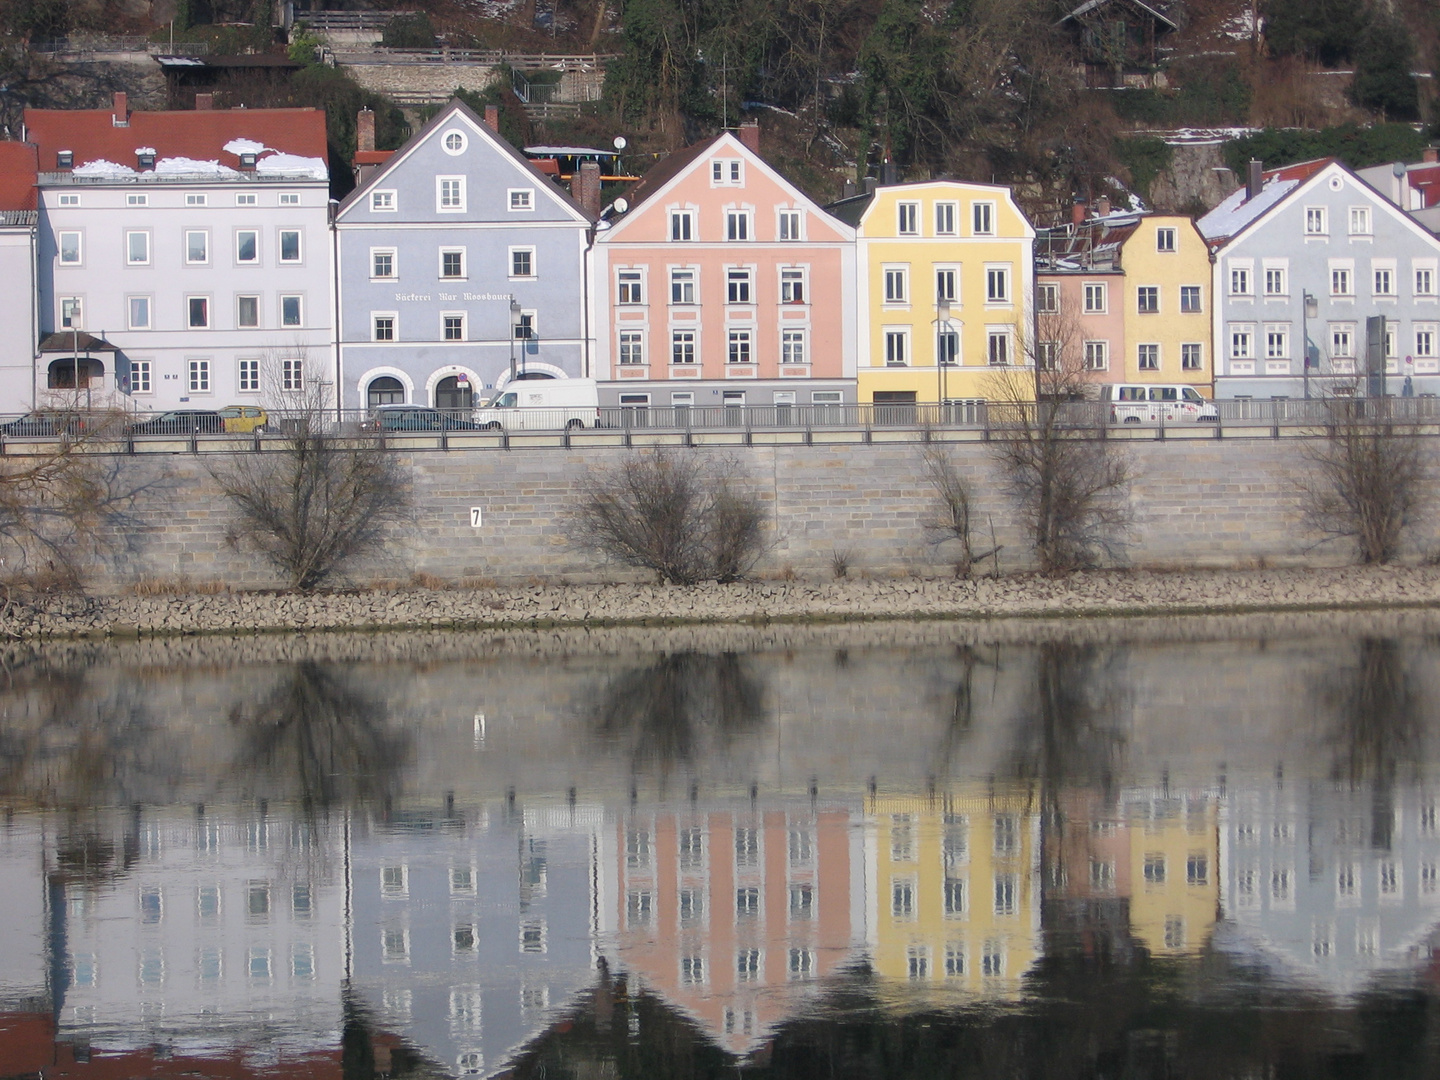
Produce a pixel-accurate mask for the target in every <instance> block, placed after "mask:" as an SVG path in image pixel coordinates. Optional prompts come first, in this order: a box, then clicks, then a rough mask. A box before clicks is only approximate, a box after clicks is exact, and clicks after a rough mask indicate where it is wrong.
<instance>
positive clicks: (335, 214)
mask: <svg viewBox="0 0 1440 1080" xmlns="http://www.w3.org/2000/svg"><path fill="white" fill-rule="evenodd" d="M327 210H328V217H329V218H330V298H331V299H330V305H331V331H330V333H331V336H332V338H333V339H334V343H335V350H334V351H335V423H336V425H337V426H338V425H340V424H342V423H344V419H345V409H344V398H345V386H344V384H343V383H342V382H341V381H340V380H341V372H340V229H339V217H340V202H339V200H337V199H331V200H330V202H329V203H328V204H327Z"/></svg>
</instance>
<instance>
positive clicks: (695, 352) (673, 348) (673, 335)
mask: <svg viewBox="0 0 1440 1080" xmlns="http://www.w3.org/2000/svg"><path fill="white" fill-rule="evenodd" d="M685 354H688V359H685V360H677V359H676V357H677V356H680V355H685ZM699 362H700V335H699V333H697V332H696V331H694V330H688V329H687V330H671V331H670V363H671V364H672V365H673V366H677V367H683V368H685V369H686V370H689V369H690V368H692V367H694V366H695V365H696V364H698V363H699Z"/></svg>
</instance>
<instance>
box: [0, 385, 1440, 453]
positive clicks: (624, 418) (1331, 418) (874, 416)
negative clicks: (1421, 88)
mask: <svg viewBox="0 0 1440 1080" xmlns="http://www.w3.org/2000/svg"><path fill="white" fill-rule="evenodd" d="M1167 404H1168V405H1170V406H1171V407H1173V404H1174V403H1142V402H1125V403H1111V402H1093V401H1076V402H1065V403H1061V404H1055V405H1052V404H1046V403H1041V404H1002V403H996V402H986V401H983V400H960V401H952V402H946V403H945V404H943V405H940V404H936V403H934V402H930V403H920V404H905V403H902V404H881V405H860V404H839V403H837V404H812V405H787V404H779V405H714V406H683V405H680V406H643V405H622V406H605V407H601V408H595V407H594V406H590V407H577V406H571V407H555V408H543V409H500V410H490V409H484V408H476V409H455V410H440V409H430V408H426V407H423V406H410V407H406V408H405V409H403V410H402V409H394V410H391V409H381V410H375V409H347V410H342V411H339V412H337V411H336V410H333V409H331V410H326V411H325V412H324V413H323V414H321V415H318V416H317V415H316V414H313V413H308V412H287V411H285V410H280V409H272V410H269V411H268V412H267V413H265V415H264V416H263V417H256V416H253V415H252V416H250V417H234V416H231V417H226V416H223V415H221V413H219V412H216V411H208V410H191V411H186V412H184V413H171V414H165V413H150V414H145V413H140V414H135V413H129V414H124V413H115V412H95V413H87V412H86V411H85V410H83V409H76V408H57V409H53V410H41V411H39V412H34V413H28V414H25V415H23V416H16V415H13V414H11V415H8V416H0V453H19V452H23V453H34V452H36V446H37V444H44V443H49V442H55V441H58V440H61V439H69V440H75V439H83V440H86V441H88V442H91V443H94V444H95V445H96V447H97V448H102V447H103V448H105V449H118V450H121V451H130V452H135V451H136V450H137V448H144V447H147V446H154V447H157V448H164V449H176V447H175V446H174V445H173V444H175V443H176V441H177V440H179V441H182V442H184V443H185V444H187V448H189V449H202V448H208V449H215V450H237V449H255V450H262V449H282V448H283V447H284V446H285V445H286V444H287V443H288V442H290V441H291V440H293V439H294V438H296V437H297V436H302V435H306V434H312V435H317V436H325V437H335V438H344V439H354V440H363V441H372V440H373V441H375V442H376V443H378V444H379V445H382V446H391V445H396V444H398V445H401V446H402V448H414V446H415V445H416V440H419V441H421V442H425V441H426V440H428V441H429V443H431V444H434V445H437V446H440V447H443V448H449V447H452V446H453V447H456V448H461V447H470V448H488V447H498V446H509V445H511V440H512V439H514V438H516V437H519V438H520V439H521V441H522V442H527V440H528V442H527V444H531V445H547V443H546V442H545V441H544V439H545V438H546V437H549V439H550V443H549V444H554V445H567V446H568V445H572V444H575V445H585V444H596V445H601V444H606V445H614V444H615V443H617V442H621V443H623V444H625V445H634V444H635V440H636V437H639V438H640V441H641V442H642V443H643V442H645V441H647V440H649V441H654V439H656V438H658V439H659V441H662V442H672V443H685V444H694V443H697V442H707V441H708V442H712V443H715V442H727V441H728V442H730V443H738V442H743V443H746V444H750V443H753V442H756V441H760V442H779V441H788V442H800V441H803V442H806V443H810V442H815V441H821V442H839V441H866V442H869V441H872V440H874V439H876V438H884V439H887V440H893V439H895V438H901V439H904V438H906V437H909V438H913V439H915V440H917V441H918V440H926V439H931V438H937V437H938V438H942V439H943V438H953V439H968V440H982V441H983V440H988V439H991V438H998V439H1003V438H1008V437H1014V436H1015V435H1016V434H1018V433H1020V432H1022V431H1026V430H1034V429H1035V428H1036V427H1037V426H1038V425H1053V426H1054V427H1056V428H1060V429H1063V430H1064V431H1065V432H1066V433H1067V437H1074V438H1116V437H1130V438H1153V439H1164V438H1167V437H1170V438H1175V437H1189V438H1202V439H1203V438H1225V437H1226V436H1227V435H1232V436H1244V437H1252V438H1253V437H1257V436H1259V437H1264V436H1271V437H1274V438H1281V437H1284V436H1303V435H1309V434H1313V433H1315V432H1316V431H1319V430H1323V429H1324V428H1325V427H1326V426H1327V425H1331V424H1334V423H1337V422H1345V421H1351V420H1355V419H1360V420H1364V421H1366V422H1379V423H1386V424H1396V425H1404V426H1413V427H1414V428H1415V429H1416V430H1418V431H1420V432H1422V433H1424V434H1440V397H1415V398H1374V399H1363V398H1355V399H1328V400H1323V401H1322V400H1311V401H1305V400H1299V399H1266V400H1252V399H1237V400H1228V401H1219V402H1214V403H1213V404H1214V405H1215V407H1216V417H1215V418H1214V419H1211V420H1206V421H1200V422H1196V421H1195V420H1193V419H1188V418H1175V417H1174V416H1172V415H1169V414H1167V413H1166V411H1165V409H1166V406H1167ZM1116 405H1122V406H1123V407H1125V408H1128V409H1131V410H1136V409H1138V408H1140V407H1153V408H1154V410H1155V411H1154V413H1153V414H1151V415H1144V416H1137V415H1135V413H1134V412H1133V411H1132V412H1131V414H1130V415H1129V416H1122V415H1121V414H1120V413H1121V410H1120V409H1117V408H1116ZM557 436H558V437H561V438H563V443H561V442H560V441H559V440H558V439H557V438H555V437H557ZM529 437H541V441H539V442H536V441H535V440H534V439H533V438H529Z"/></svg>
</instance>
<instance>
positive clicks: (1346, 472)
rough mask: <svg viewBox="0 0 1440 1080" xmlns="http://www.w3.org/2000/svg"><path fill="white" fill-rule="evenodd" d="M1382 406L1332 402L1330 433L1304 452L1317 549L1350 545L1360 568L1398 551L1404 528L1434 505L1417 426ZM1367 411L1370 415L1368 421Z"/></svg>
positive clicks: (1306, 496) (1304, 486) (1305, 490)
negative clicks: (1388, 414) (1393, 418)
mask: <svg viewBox="0 0 1440 1080" xmlns="http://www.w3.org/2000/svg"><path fill="white" fill-rule="evenodd" d="M1383 407H1384V403H1383V402H1366V401H1361V400H1355V399H1351V398H1331V399H1328V400H1327V403H1326V418H1325V433H1324V436H1323V437H1322V438H1321V439H1320V440H1319V441H1318V442H1315V443H1312V444H1310V445H1308V446H1307V447H1306V448H1305V450H1304V451H1303V453H1304V456H1305V459H1306V460H1307V461H1308V462H1309V465H1310V471H1309V475H1308V476H1307V477H1306V478H1305V479H1304V480H1303V481H1302V482H1301V492H1302V496H1303V501H1304V509H1305V519H1306V521H1307V522H1308V523H1309V524H1310V525H1311V526H1312V527H1313V528H1315V529H1316V530H1318V531H1319V532H1320V533H1322V534H1323V536H1324V539H1322V540H1321V541H1320V543H1326V542H1327V541H1331V540H1352V541H1354V543H1355V549H1356V555H1357V556H1358V558H1359V559H1360V561H1361V562H1362V563H1385V562H1389V561H1390V560H1391V559H1393V558H1395V556H1396V555H1397V554H1398V553H1399V550H1400V542H1401V539H1402V537H1403V535H1404V532H1405V529H1406V528H1407V527H1408V526H1409V525H1411V524H1413V523H1414V521H1415V519H1416V518H1417V516H1418V515H1419V514H1420V512H1421V511H1422V510H1423V509H1424V508H1425V506H1426V505H1427V503H1428V502H1429V496H1428V492H1427V489H1428V487H1429V469H1428V468H1427V467H1426V464H1425V459H1424V456H1423V454H1422V451H1421V441H1420V439H1419V437H1418V435H1417V433H1416V431H1415V429H1414V427H1412V426H1409V425H1405V424H1396V423H1394V422H1392V421H1391V420H1390V419H1389V418H1388V417H1386V416H1384V415H1383V414H1382V415H1376V413H1377V412H1382V411H1383ZM1367 410H1368V413H1369V415H1367Z"/></svg>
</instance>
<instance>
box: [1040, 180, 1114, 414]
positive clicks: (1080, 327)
mask: <svg viewBox="0 0 1440 1080" xmlns="http://www.w3.org/2000/svg"><path fill="white" fill-rule="evenodd" d="M1077 208H1078V209H1080V210H1081V212H1083V205H1080V206H1077ZM1120 221H1121V223H1120V224H1119V225H1117V224H1116V223H1114V222H1112V221H1111V220H1110V219H1109V215H1105V216H1104V217H1100V218H1091V219H1089V220H1082V221H1076V222H1072V223H1071V224H1068V225H1063V226H1058V227H1056V228H1053V229H1045V230H1042V231H1040V232H1037V233H1036V235H1035V336H1036V339H1037V342H1039V343H1040V344H1038V345H1037V350H1036V351H1037V352H1038V351H1043V352H1045V353H1046V355H1047V356H1049V357H1053V359H1054V361H1055V362H1056V363H1058V364H1062V365H1064V366H1065V368H1066V370H1067V371H1075V370H1077V369H1079V368H1082V367H1083V369H1084V370H1085V372H1086V373H1087V378H1088V379H1089V380H1090V381H1091V382H1093V383H1094V384H1096V386H1097V387H1098V386H1099V385H1100V384H1102V383H1117V382H1122V381H1124V378H1125V304H1124V297H1125V271H1124V270H1123V269H1122V268H1121V265H1120V244H1121V240H1122V239H1123V237H1124V236H1125V235H1127V234H1128V232H1129V230H1130V229H1131V228H1133V226H1134V218H1133V217H1125V218H1122V219H1120ZM1097 392H1098V391H1097Z"/></svg>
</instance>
